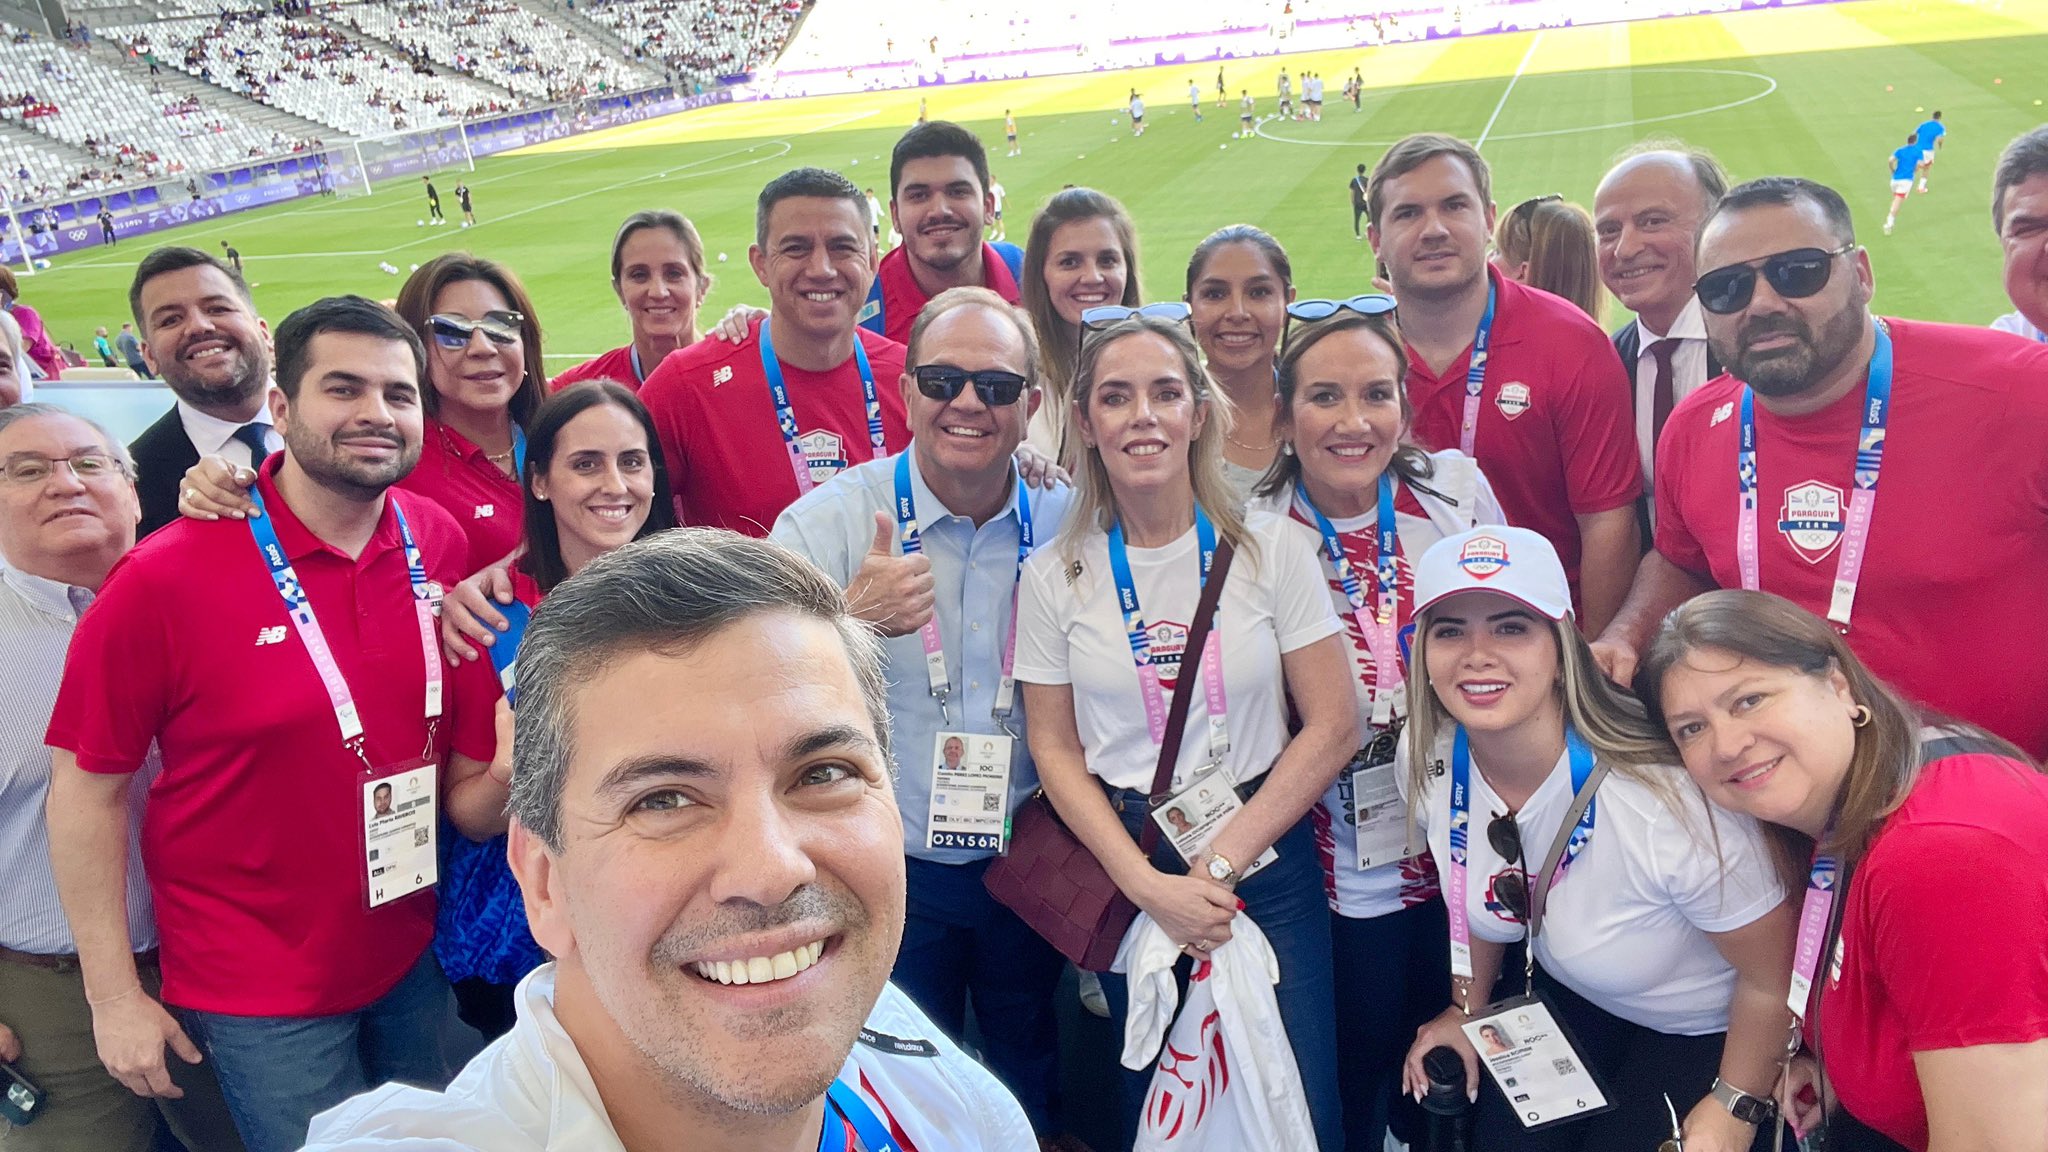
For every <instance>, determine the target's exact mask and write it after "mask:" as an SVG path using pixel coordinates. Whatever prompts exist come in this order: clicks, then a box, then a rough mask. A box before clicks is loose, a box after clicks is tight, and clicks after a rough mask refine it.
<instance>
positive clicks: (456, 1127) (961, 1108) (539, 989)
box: [304, 964, 1038, 1152]
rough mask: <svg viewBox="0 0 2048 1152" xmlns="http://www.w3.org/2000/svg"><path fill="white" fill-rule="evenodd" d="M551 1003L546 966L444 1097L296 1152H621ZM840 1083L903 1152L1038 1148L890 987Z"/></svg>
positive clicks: (375, 1104)
mask: <svg viewBox="0 0 2048 1152" xmlns="http://www.w3.org/2000/svg"><path fill="white" fill-rule="evenodd" d="M554 994H555V966H554V965H553V964H544V965H542V966H541V967H539V968H537V969H535V970H534V971H533V973H532V974H531V975H529V976H527V978H526V979H524V980H522V981H520V983H519V988H518V990H517V991H516V992H515V993H514V1000H515V1003H516V1005H517V1010H518V1022H517V1023H515V1024H514V1025H513V1026H512V1031H510V1032H508V1033H506V1034H505V1035H504V1036H501V1037H499V1038H498V1039H497V1040H495V1041H493V1042H492V1043H491V1044H490V1045H489V1046H487V1047H486V1048H485V1049H484V1050H483V1051H482V1052H480V1053H478V1054H477V1056H476V1058H475V1059H473V1060H471V1061H470V1062H469V1064H468V1066H467V1067H465V1068H463V1070H462V1072H461V1074H459V1075H457V1076H456V1077H455V1081H454V1082H453V1083H451V1084H449V1085H448V1089H447V1091H445V1092H430V1091H428V1090H427V1089H424V1088H414V1087H410V1086H408V1085H404V1084H395V1083H394V1084H386V1085H384V1086H383V1087H381V1088H376V1089H373V1090H371V1091H369V1092H366V1093H363V1094H362V1095H360V1096H356V1097H354V1098H353V1099H350V1100H348V1101H346V1102H344V1103H342V1104H338V1105H336V1106H335V1107H333V1108H330V1109H328V1110H327V1111H325V1112H322V1113H321V1114H319V1115H318V1116H315V1117H313V1124H312V1131H311V1132H310V1133H309V1134H308V1136H307V1140H306V1147H305V1150H304V1152H377V1150H379V1149H394V1148H403V1149H406V1152H548V1150H552V1149H569V1148H573V1149H576V1152H625V1149H624V1145H623V1144H621V1143H620V1142H619V1136H618V1133H617V1132H616V1131H614V1130H613V1128H612V1122H611V1118H610V1117H609V1116H608V1115H607V1114H606V1112H605V1106H604V1100H603V1098H602V1097H601V1096H599V1094H598V1090H597V1085H596V1082H595V1081H593V1080H592V1079H591V1076H590V1069H589V1067H588V1066H587V1065H586V1064H585V1063H584V1061H583V1056H582V1054H581V1053H580V1052H578V1051H577V1050H576V1042H575V1041H574V1040H572V1039H570V1038H569V1034H568V1032H566V1031H564V1030H563V1028H562V1025H561V1022H560V1021H559V1020H557V1019H556V1018H555V1012H554ZM839 1079H840V1081H841V1082H843V1083H845V1084H847V1085H849V1086H851V1087H852V1088H854V1090H855V1091H856V1092H857V1093H859V1095H860V1096H861V1097H862V1098H863V1099H865V1100H866V1102H867V1104H868V1106H869V1107H870V1108H873V1109H875V1112H876V1115H877V1116H886V1117H888V1118H893V1119H894V1121H895V1122H896V1124H897V1125H898V1126H899V1130H900V1131H901V1132H902V1134H903V1135H904V1136H905V1137H907V1140H906V1142H905V1148H906V1149H908V1150H912V1152H949V1150H951V1149H956V1148H960V1149H965V1148H974V1149H988V1150H989V1152H1036V1149H1037V1147H1038V1141H1037V1139H1036V1138H1035V1137H1033V1136H1032V1134H1031V1124H1030V1122H1029V1121H1027V1120H1026V1119H1025V1118H1024V1110H1023V1108H1021V1107H1019V1106H1018V1104H1017V1101H1016V1098H1015V1097H1013V1096H1011V1095H1010V1093H1009V1090H1008V1089H1006V1088H1004V1087H1003V1086H1002V1084H1001V1083H1000V1082H998V1081H997V1080H996V1078H995V1077H994V1076H992V1075H990V1074H989V1072H988V1070H987V1069H985V1068H983V1067H982V1066H981V1065H979V1064H976V1063H975V1062H974V1060H973V1058H972V1057H970V1056H968V1055H967V1054H966V1053H964V1052H962V1051H961V1050H960V1047H959V1046H958V1045H956V1044H954V1043H953V1042H952V1041H951V1040H949V1039H947V1038H946V1036H945V1034H944V1033H942V1032H940V1031H939V1030H938V1029H937V1028H936V1027H934V1026H933V1025H932V1022H931V1020H930V1019H928V1018H927V1017H926V1016H925V1014H924V1013H923V1012H921V1011H919V1010H918V1008H917V1006H916V1005H915V1004H913V1003H911V1001H910V998H909V997H908V996H905V995H904V994H903V993H901V992H899V991H897V990H896V986H895V985H894V984H886V985H884V986H883V987H882V995H881V998H880V999H879V1000H877V1001H876V1002H875V1007H874V1010H873V1011H872V1012H870V1013H869V1014H868V1018H867V1023H866V1025H865V1027H863V1029H862V1033H861V1038H860V1039H859V1040H858V1041H856V1042H855V1043H854V1046H853V1051H852V1052H851V1053H850V1054H849V1055H848V1056H847V1058H846V1064H845V1066H844V1067H843V1068H841V1069H840V1072H839ZM884 1122H885V1123H886V1122H887V1120H886V1119H885V1120H884ZM685 1135H687V1134H685ZM688 1143H689V1141H688V1140H687V1139H685V1140H683V1141H682V1144H683V1145H685V1146H686V1145H687V1144H688Z"/></svg>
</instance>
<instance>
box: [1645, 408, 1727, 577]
mask: <svg viewBox="0 0 2048 1152" xmlns="http://www.w3.org/2000/svg"><path fill="white" fill-rule="evenodd" d="M1691 431H1692V427H1691V426H1690V425H1685V426H1681V425H1680V424H1679V423H1678V421H1677V420H1673V421H1671V422H1670V423H1668V424H1666V425H1665V426H1664V435H1663V437H1662V438H1661V439H1659V440H1658V441H1657V457H1656V460H1657V484H1656V502H1657V530H1656V533H1655V546H1656V549H1657V552H1658V554H1659V555H1661V556H1663V557H1664V558H1665V559H1666V560H1669V561H1671V562H1672V563H1673V564H1676V565H1677V566H1679V567H1680V568H1683V569H1685V570H1686V571H1687V572H1691V573H1693V574H1694V575H1697V576H1708V575H1710V573H1711V572H1712V571H1713V569H1712V566H1711V565H1710V564H1708V563H1707V550H1706V549H1705V548H1702V547H1701V546H1700V542H1699V537H1698V536H1696V535H1695V534H1694V533H1693V530H1692V526H1691V525H1689V524H1687V523H1686V522H1685V511H1684V501H1683V499H1682V497H1683V496H1684V493H1685V482H1686V481H1687V480H1689V479H1691V478H1692V470H1691V464H1692V451H1691V450H1692V447H1693V445H1695V444H1697V443H1698V442H1699V437H1698V436H1696V435H1688V434H1687V433H1689V432H1691Z"/></svg>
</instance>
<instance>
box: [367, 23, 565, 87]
mask: <svg viewBox="0 0 2048 1152" xmlns="http://www.w3.org/2000/svg"><path fill="white" fill-rule="evenodd" d="M343 26H344V27H345V28H347V30H348V34H349V38H350V39H352V40H360V41H362V42H363V43H364V44H367V45H369V46H370V47H371V48H373V49H375V50H376V51H378V52H381V53H383V54H384V55H386V56H389V57H391V58H392V59H394V60H396V61H398V62H399V63H401V64H410V63H411V62H412V57H411V56H408V55H407V54H406V51H405V49H403V48H400V47H399V46H398V45H396V44H393V43H392V42H391V41H389V40H386V39H384V38H383V37H382V36H379V35H378V34H377V33H375V32H372V31H370V30H369V29H368V28H365V27H363V26H362V25H361V24H358V23H356V22H355V21H353V20H349V21H345V22H344V24H343ZM425 60H426V63H427V71H429V72H432V73H433V74H434V75H436V76H447V77H450V78H453V79H457V80H467V81H469V82H470V83H471V84H476V85H480V86H482V87H483V88H485V89H486V90H488V91H489V92H490V94H491V96H492V98H493V99H498V100H503V101H504V102H505V103H507V104H509V105H511V106H512V107H515V108H518V107H524V106H525V105H526V104H528V103H530V102H531V101H528V100H527V99H526V98H525V97H523V96H521V95H519V93H517V92H514V91H512V90H511V89H510V88H507V87H505V86H504V85H503V84H499V83H496V82H494V81H492V80H491V79H490V78H488V77H485V76H479V75H475V74H472V73H469V72H464V71H463V70H462V69H460V68H457V67H454V66H453V65H449V64H443V63H442V62H441V61H439V60H436V59H434V58H433V57H431V56H428V57H425Z"/></svg>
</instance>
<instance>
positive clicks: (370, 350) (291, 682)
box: [46, 296, 507, 1152]
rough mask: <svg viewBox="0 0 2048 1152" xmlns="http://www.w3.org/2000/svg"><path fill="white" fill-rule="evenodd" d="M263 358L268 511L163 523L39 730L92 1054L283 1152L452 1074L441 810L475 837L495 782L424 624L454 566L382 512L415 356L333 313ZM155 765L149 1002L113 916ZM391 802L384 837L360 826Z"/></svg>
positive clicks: (490, 811)
mask: <svg viewBox="0 0 2048 1152" xmlns="http://www.w3.org/2000/svg"><path fill="white" fill-rule="evenodd" d="M277 355H278V368H279V372H278V383H279V390H278V391H276V392H274V393H272V395H271V400H270V405H271V415H272V417H273V418H274V420H275V422H276V426H277V428H278V429H279V430H280V431H281V432H282V434H283V436H284V441H285V447H284V450H283V451H282V452H280V453H278V454H277V455H275V456H272V457H271V458H270V459H269V460H268V461H266V462H264V463H263V464H262V465H261V467H259V468H258V470H257V471H258V474H259V479H258V481H257V486H256V488H255V489H253V490H252V495H253V496H255V497H257V498H258V501H259V507H261V508H262V509H263V510H264V513H265V514H264V515H263V516H261V517H257V518H253V519H250V520H247V521H242V520H221V521H210V522H209V521H199V520H191V519H181V520H179V521H178V522H177V523H174V524H172V525H170V526H169V527H166V528H165V529H164V530H163V531H161V532H159V533H157V534H156V535H154V536H152V537H150V538H149V539H147V540H145V541H143V542H142V543H141V544H139V545H137V546H136V548H135V549H134V550H133V551H132V552H130V553H129V555H128V558H127V559H126V560H125V561H124V562H123V563H122V564H121V566H120V567H118V568H117V569H115V570H114V572H113V573H112V575H110V576H109V577H108V579H107V581H106V583H105V585H104V586H103V587H102V588H101V590H100V594H99V597H98V599H97V600H95V601H94V603H93V606H92V608H91V610H90V611H88V612H87V613H86V614H85V616H84V618H83V619H82V620H81V621H80V622H79V625H78V628H77V631H76V633H75V635H74V636H73V639H72V643H71V648H70V651H69V654H68V656H67V658H66V662H65V668H64V679H63V684H62V686H61V687H60V689H59V691H58V694H57V702H56V705H55V708H54V709H53V711H52V715H51V720H50V726H49V731H48V733H47V734H46V742H47V743H48V744H49V745H50V746H51V748H52V749H53V756H52V759H53V766H52V773H51V784H50V802H49V806H48V811H49V824H50V843H51V864H52V866H53V869H54V871H55V873H56V878H57V889H58V894H59V896H60V897H61V898H62V900H63V904H64V911H65V915H66V917H67V918H68V919H69V921H70V923H71V927H72V932H73V934H74V936H75V937H76V939H77V944H78V958H79V959H78V963H79V966H80V970H81V973H82V975H83V977H84V981H85V992H86V997H87V1000H88V1002H89V1003H90V1005H91V1006H92V1014H93V1035H94V1037H95V1038H96V1040H97V1041H98V1047H99V1055H100V1059H101V1061H102V1062H103V1063H104V1064H105V1065H106V1066H107V1069H108V1071H110V1072H111V1073H113V1075H114V1076H115V1078H116V1079H119V1080H120V1081H121V1082H122V1083H124V1084H126V1085H127V1086H128V1087H129V1088H130V1089H131V1090H133V1091H134V1092H136V1093H137V1094H138V1095H143V1096H173V1095H175V1094H176V1089H175V1086H174V1084H173V1082H172V1078H171V1077H170V1075H169V1074H168V1072H167V1070H166V1062H167V1059H169V1058H173V1057H169V1056H168V1055H167V1053H166V1049H167V1048H168V1049H169V1050H170V1052H172V1053H175V1057H174V1058H175V1059H177V1060H182V1061H184V1062H186V1063H197V1062H199V1060H200V1059H201V1058H202V1057H203V1058H204V1059H205V1060H206V1061H207V1062H209V1063H210V1064H212V1065H213V1069H214V1073H215V1075H216V1077H217V1078H218V1079H219V1081H220V1084H221V1087H222V1090H223V1093H224V1095H225V1096H226V1097H227V1100H228V1102H229V1111H230V1112H231V1113H232V1114H233V1116H234V1120H235V1126H236V1127H237V1128H238V1129H239V1130H240V1132H241V1134H242V1139H243V1142H244V1143H245V1144H246V1145H247V1146H248V1149H249V1152H289V1150H291V1149H295V1148H297V1147H299V1145H300V1144H301V1143H303V1142H304V1140H305V1137H306V1124H307V1122H308V1121H309V1120H310V1119H311V1118H312V1116H313V1114H314V1113H316V1112H318V1111H320V1110H321V1109H323V1108H327V1107H331V1106H332V1105H334V1104H337V1103H339V1102H340V1101H342V1100H344V1099H346V1098H348V1097H349V1096H350V1095H352V1094H354V1093H356V1092H359V1091H362V1090H363V1089H365V1088H367V1087H370V1086H372V1085H375V1084H380V1083H383V1082H384V1081H386V1080H391V1079H403V1080H408V1081H413V1082H418V1083H440V1082H442V1081H443V1080H444V1079H445V1077H446V1072H447V1068H446V1064H445V1062H444V1060H443V1057H442V1053H441V1046H440V1040H439V1029H440V1023H441V1019H442V1017H443V1015H444V1012H445V1005H446V1003H447V998H448V985H447V981H446V980H445V979H444V978H443V977H442V975H441V972H440V969H439V968H438V967H437V966H436V965H435V963H434V959H433V955H432V953H431V952H430V951H429V950H428V948H427V944H428V940H429V938H430V937H431V936H432V934H433V928H434V896H433V885H434V881H435V869H434V860H435V856H434V836H435V828H436V821H437V818H438V813H437V811H436V809H440V808H444V807H445V809H446V811H447V815H448V817H449V818H450V820H451V821H452V822H453V824H454V825H455V827H456V828H458V829H459V830H460V831H462V832H463V833H464V834H465V835H469V836H471V837H474V838H477V839H483V838H486V837H488V836H490V835H493V834H495V833H497V832H502V831H503V830H504V828H505V819H504V815H503V813H504V804H505V799H506V795H507V792H506V788H505V785H504V784H503V783H502V782H500V781H499V780H498V779H496V778H494V777H493V776H491V775H490V773H489V769H488V765H489V764H490V762H491V760H492V757H493V752H494V750H495V746H496V741H495V730H494V727H493V717H494V709H495V707H496V697H497V695H498V692H497V685H496V684H495V683H494V681H493V678H492V676H491V674H490V671H489V669H488V667H486V666H484V665H482V664H473V665H463V666H456V667H448V668H444V667H443V665H442V663H441V659H440V656H439V652H438V645H437V644H436V642H435V640H436V636H435V630H434V628H433V627H432V624H433V621H432V618H431V615H432V612H433V610H434V607H435V602H436V601H437V600H438V599H439V596H440V588H441V586H442V584H444V583H447V582H452V581H454V580H457V579H459V578H460V577H461V575H462V571H461V566H462V563H463V560H464V559H465V558H466V556H467V543H466V542H465V540H464V537H463V535H462V531H461V529H460V528H459V527H458V526H457V524H456V523H455V521H454V520H453V519H452V518H451V517H450V516H449V515H448V514H447V513H446V512H444V511H442V510H441V509H440V508H439V507H438V506H436V505H434V504H432V503H430V502H428V501H425V500H420V499H416V498H413V497H412V496H411V495H410V494H405V493H393V492H390V491H389V490H390V489H391V486H392V485H393V484H394V483H395V482H396V481H397V480H398V479H399V477H401V476H403V475H405V473H406V471H407V470H408V469H410V468H411V467H412V466H413V464H414V463H415V462H416V461H417V460H418V459H419V455H420V435H421V409H420V380H421V377H422V375H423V374H424V371H425V353H424V350H423V349H422V348H421V346H420V343H419V339H418V337H416V336H415V335H414V334H413V332H412V329H411V328H409V327H408V326H406V324H405V323H404V322H403V321H401V320H400V319H399V318H398V317H397V316H396V315H394V314H392V313H391V312H390V311H389V310H388V309H386V308H384V307H382V306H381V305H378V304H374V303H372V302H370V301H368V300H364V299H362V298H361V297H355V296H344V297H335V298H330V299H326V300H321V301H317V302H315V303H313V304H311V305H308V306H307V307H305V308H303V309H301V310H299V311H298V312H295V313H293V314H292V315H291V316H289V317H287V318H286V320H285V322H284V323H283V324H282V325H280V326H279V327H278V332H277ZM437 581H438V582H441V583H436V582H437ZM252 686H253V687H256V688H257V689H258V690H257V691H253V692H252V691H251V688H252ZM152 745H154V747H155V748H156V749H157V750H159V751H160V753H161V758H162V763H163V772H162V774H161V775H160V776H159V777H158V778H157V780H156V782H155V784H154V786H153V787H152V788H151V791H150V795H149V801H148V805H147V808H146V809H145V811H144V813H143V817H142V859H143V864H144V868H145V871H146V872H147V873H148V877H149V883H150V889H151V892H152V894H153V895H154V897H155V901H156V912H157V927H158V932H159V935H160V937H161V953H162V969H163V976H164V980H163V988H162V1003H161V1004H160V1003H159V1002H158V1000H157V999H156V998H155V997H153V996H152V995H151V994H150V992H149V991H148V990H147V989H146V988H145V987H144V986H143V985H142V984H141V983H139V982H138V981H137V973H136V965H135V958H134V955H133V952H132V950H131V941H130V937H129V927H128V922H127V919H126V917H125V915H124V913H123V899H122V892H123V885H124V881H125V874H126V871H127V867H126V865H127V852H126V843H127V835H126V833H127V828H128V820H129V813H128V806H127V796H128V793H129V790H130V787H131V783H132V781H131V778H132V777H133V775H134V773H135V772H136V770H137V769H138V768H140V767H141V766H142V765H143V763H144V761H145V759H146V758H147V757H148V755H149V754H150V751H151V748H152ZM384 784H389V785H391V787H392V789H393V792H394V793H395V795H396V797H397V804H396V805H394V810H395V813H396V815H395V817H385V818H384V819H382V820H378V819H374V818H373V817H372V816H371V815H370V813H371V812H372V810H373V808H372V801H371V797H372V796H374V794H375V792H376V789H377V788H378V787H379V786H381V785H384Z"/></svg>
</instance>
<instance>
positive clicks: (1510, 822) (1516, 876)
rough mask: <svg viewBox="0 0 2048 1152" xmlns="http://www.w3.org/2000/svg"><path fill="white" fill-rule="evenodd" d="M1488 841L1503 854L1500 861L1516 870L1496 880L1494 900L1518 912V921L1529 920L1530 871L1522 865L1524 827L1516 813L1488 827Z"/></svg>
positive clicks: (1515, 912) (1500, 816)
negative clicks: (1517, 818)
mask: <svg viewBox="0 0 2048 1152" xmlns="http://www.w3.org/2000/svg"><path fill="white" fill-rule="evenodd" d="M1486 842H1487V843H1488V844H1491V845H1493V850H1494V851H1495V852H1498V853H1500V858H1501V860H1502V861H1503V862H1505V863H1506V864H1507V866H1508V867H1509V868H1511V869H1513V871H1511V872H1504V873H1502V874H1501V875H1500V876H1498V877H1495V878H1494V881H1493V895H1494V898H1495V899H1497V900H1499V901H1500V902H1501V906H1502V907H1504V908H1506V909H1507V910H1508V911H1509V912H1512V913H1514V917H1515V919H1517V920H1522V921H1527V920H1528V919H1529V871H1528V869H1527V868H1524V867H1523V866H1522V826H1521V825H1520V824H1517V823H1516V822H1515V816H1514V813H1512V812H1503V813H1501V814H1500V815H1498V816H1495V817H1494V818H1493V820H1492V822H1490V823H1488V824H1487V826H1486Z"/></svg>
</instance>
